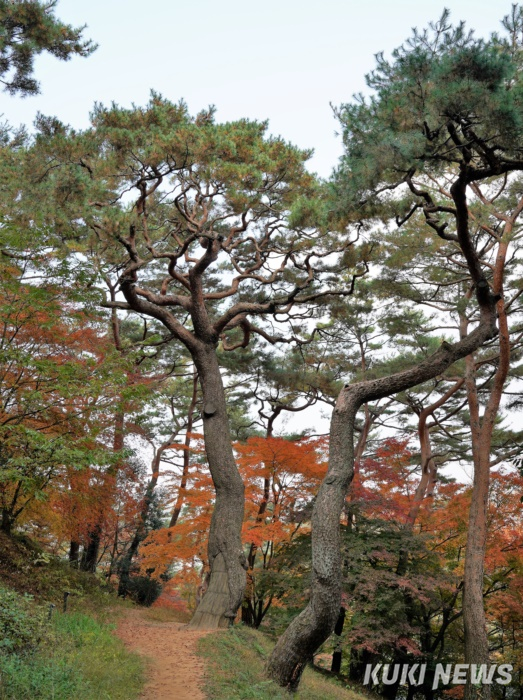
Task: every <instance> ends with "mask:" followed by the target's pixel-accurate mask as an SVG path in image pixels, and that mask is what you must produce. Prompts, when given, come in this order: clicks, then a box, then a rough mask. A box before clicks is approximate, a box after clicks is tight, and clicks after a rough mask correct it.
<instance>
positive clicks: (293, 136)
mask: <svg viewBox="0 0 523 700" xmlns="http://www.w3.org/2000/svg"><path fill="white" fill-rule="evenodd" d="M444 6H447V7H449V9H450V10H451V13H452V18H453V20H454V21H456V22H457V21H458V20H460V19H464V20H466V21H467V23H468V24H469V26H471V27H474V28H475V29H476V32H477V33H478V34H479V35H485V36H486V35H488V34H489V33H490V32H491V31H493V30H498V29H499V28H500V20H501V18H502V17H503V16H504V15H506V14H507V13H508V12H509V11H510V7H511V3H510V1H509V2H505V1H503V2H492V1H491V0H490V1H488V2H487V0H447V2H444V0H441V1H440V0H422V1H421V2H420V1H419V0H395V1H393V0H367V1H365V0H358V1H357V2H356V1H355V0H345V1H343V0H322V2H317V1H316V2H314V1H312V0H308V1H307V0H265V1H264V2H253V1H250V2H249V0H221V1H218V0H184V2H181V0H150V1H149V2H144V1H143V0H89V1H87V0H59V2H58V5H57V10H56V13H57V15H58V16H59V17H60V18H61V19H62V20H63V21H66V22H69V23H72V24H74V25H80V24H87V25H88V28H87V30H86V36H89V37H91V38H92V39H93V40H94V41H96V42H97V43H98V44H99V48H98V50H97V51H96V53H95V54H93V55H92V56H91V57H90V58H88V59H81V58H74V59H73V60H71V61H70V62H68V63H63V62H59V61H57V60H55V59H53V58H50V57H46V56H42V57H40V58H39V59H38V60H37V63H36V74H37V77H38V79H39V80H40V81H41V84H42V94H41V95H38V96H36V97H30V98H25V99H19V98H11V97H8V96H6V95H5V93H4V94H2V95H1V97H0V99H1V106H0V110H1V111H2V112H3V113H4V118H5V119H7V120H8V121H9V122H11V123H13V124H18V123H26V124H30V123H32V121H33V119H34V116H35V114H36V113H37V112H38V111H40V112H43V113H44V114H49V115H51V114H52V115H56V116H58V117H59V118H60V119H62V121H65V122H68V123H70V124H72V125H73V126H75V127H77V128H81V127H85V126H87V124H88V118H89V117H88V115H89V112H90V110H91V108H92V106H93V104H94V102H96V101H99V102H102V103H105V104H109V103H110V102H111V101H115V102H117V103H119V104H120V105H124V106H129V105H130V104H131V103H133V102H134V103H135V104H138V105H142V104H144V103H145V102H146V101H147V98H148V95H149V91H150V90H151V89H154V90H156V91H158V92H160V93H162V94H163V95H164V96H165V97H167V98H169V99H171V100H173V101H178V100H179V99H181V98H183V99H184V100H185V101H186V102H187V103H188V105H189V108H190V110H191V112H193V113H196V112H197V111H199V110H200V109H202V108H204V107H206V106H207V105H209V104H214V105H215V106H216V107H217V110H218V111H217V119H219V120H220V121H227V120H232V119H237V118H240V117H248V118H251V119H260V120H262V119H269V124H270V127H269V128H270V131H271V132H272V133H274V134H278V135H281V136H283V137H284V138H286V139H287V140H289V141H292V142H293V143H295V144H297V145H298V146H301V147H303V148H314V150H315V156H314V158H313V160H312V162H311V168H312V169H313V170H316V171H317V172H319V173H320V174H321V175H323V176H328V175H329V173H330V171H331V169H332V168H333V167H334V166H335V165H336V162H337V159H338V157H339V155H340V144H339V139H337V138H336V137H335V130H336V121H335V119H334V118H333V115H332V110H331V107H330V103H332V104H333V105H339V104H341V103H342V102H348V101H350V99H351V97H352V95H353V94H354V93H356V92H359V91H361V90H364V88H365V82H364V75H365V73H367V72H368V71H369V70H371V69H372V67H373V65H374V54H376V53H377V52H379V51H384V52H385V53H386V54H388V53H389V52H390V51H391V50H392V49H393V48H395V47H396V46H398V45H399V44H401V43H402V42H403V41H404V40H405V39H406V38H407V37H408V36H409V35H410V30H411V27H414V26H417V27H419V28H422V27H424V26H426V25H427V24H428V22H429V21H431V20H435V19H437V18H438V17H439V16H440V15H441V12H442V10H443V8H444Z"/></svg>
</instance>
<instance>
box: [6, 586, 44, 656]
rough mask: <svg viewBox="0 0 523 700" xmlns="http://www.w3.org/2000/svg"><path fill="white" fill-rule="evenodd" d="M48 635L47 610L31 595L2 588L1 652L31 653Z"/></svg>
mask: <svg viewBox="0 0 523 700" xmlns="http://www.w3.org/2000/svg"><path fill="white" fill-rule="evenodd" d="M48 635H49V630H48V626H47V625H46V612H45V609H44V608H42V607H41V606H38V605H35V603H34V602H33V597H32V596H30V595H27V594H25V595H19V594H18V593H16V592H15V591H10V590H8V589H7V588H3V587H0V652H6V651H11V652H14V651H29V650H30V649H32V648H35V647H36V646H38V644H39V643H40V642H41V641H42V640H43V639H44V638H45V637H46V636H48Z"/></svg>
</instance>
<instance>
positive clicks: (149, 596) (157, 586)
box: [127, 576, 162, 606]
mask: <svg viewBox="0 0 523 700" xmlns="http://www.w3.org/2000/svg"><path fill="white" fill-rule="evenodd" d="M127 590H128V592H129V595H130V596H131V598H132V599H133V600H134V601H136V602H137V603H139V604H140V605H147V606H149V605H152V604H153V603H154V601H155V600H156V599H157V598H158V597H159V595H160V593H161V592H162V584H161V583H160V582H159V581H156V580H155V579H152V578H150V577H149V576H132V577H131V578H130V579H129V581H128V582H127Z"/></svg>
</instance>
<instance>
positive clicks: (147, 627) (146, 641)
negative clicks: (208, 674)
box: [116, 608, 207, 700]
mask: <svg viewBox="0 0 523 700" xmlns="http://www.w3.org/2000/svg"><path fill="white" fill-rule="evenodd" d="M146 615H147V609H138V608H135V609H130V610H126V611H125V613H124V615H122V617H121V618H120V619H119V621H118V624H117V630H116V633H117V634H118V636H119V637H120V639H122V640H123V642H124V643H125V644H126V646H127V647H128V648H130V649H132V650H133V651H136V652H138V653H139V654H141V655H142V656H145V657H146V658H147V661H148V673H147V676H148V680H147V683H146V685H145V688H144V690H143V693H142V695H141V696H140V698H141V700H205V697H206V696H205V694H204V693H203V691H202V686H203V678H204V668H203V661H202V659H201V658H200V657H199V656H197V654H196V645H197V643H198V639H199V638H200V637H202V636H204V635H205V634H207V633H206V632H198V631H192V630H191V631H190V630H188V629H187V625H185V624H182V623H180V622H154V621H152V620H149V619H147V617H146Z"/></svg>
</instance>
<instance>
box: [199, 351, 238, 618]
mask: <svg viewBox="0 0 523 700" xmlns="http://www.w3.org/2000/svg"><path fill="white" fill-rule="evenodd" d="M194 361H195V365H196V368H197V370H198V375H199V378H200V385H201V388H202V395H203V431H204V439H205V451H206V454H207V460H208V462H209V469H210V471H211V475H212V479H213V483H214V487H215V490H216V502H215V506H214V510H213V514H212V520H211V527H210V532H209V549H208V553H209V563H210V566H211V574H210V580H209V587H208V589H207V591H206V593H205V595H204V596H203V599H202V601H201V603H200V605H199V606H198V608H197V609H196V612H195V613H194V617H193V619H192V620H191V623H190V627H191V628H193V629H218V628H220V627H226V626H228V625H229V624H232V622H233V620H234V618H235V617H236V612H237V610H238V608H239V607H240V604H241V602H242V598H243V592H244V590H245V583H246V568H247V565H246V558H245V554H244V552H243V547H242V542H241V529H242V524H243V513H244V486H243V481H242V479H241V477H240V474H239V472H238V469H237V467H236V462H235V459H234V454H233V451H232V440H231V435H230V431H229V418H228V416H227V404H226V399H225V390H224V387H223V381H222V376H221V372H220V367H219V365H218V358H217V356H216V350H215V348H214V346H209V345H208V346H203V347H202V349H200V350H199V351H198V352H197V353H196V354H195V357H194Z"/></svg>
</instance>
